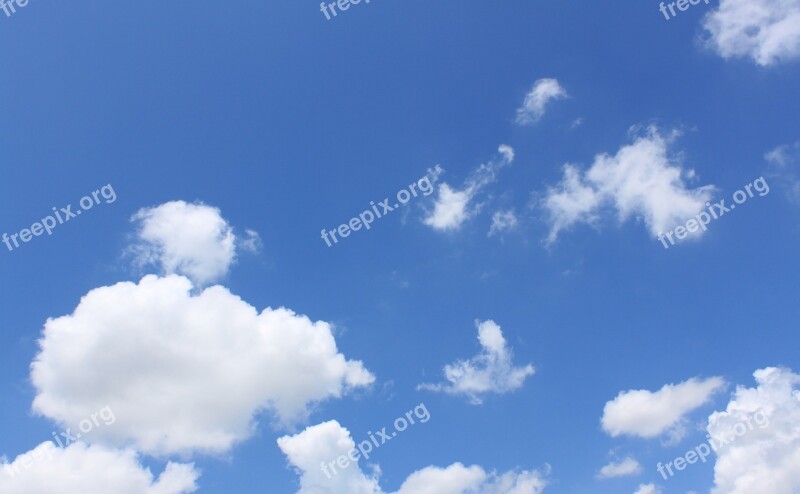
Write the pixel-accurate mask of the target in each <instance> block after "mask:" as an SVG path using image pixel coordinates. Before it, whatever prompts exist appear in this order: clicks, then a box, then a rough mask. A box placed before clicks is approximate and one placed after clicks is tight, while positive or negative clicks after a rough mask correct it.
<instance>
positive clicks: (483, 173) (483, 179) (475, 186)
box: [423, 144, 514, 231]
mask: <svg viewBox="0 0 800 494" xmlns="http://www.w3.org/2000/svg"><path fill="white" fill-rule="evenodd" d="M497 151H498V153H499V154H500V159H498V160H493V161H490V162H489V163H484V164H482V165H480V166H479V167H478V168H476V169H475V170H473V171H472V173H471V174H470V176H469V178H468V179H467V181H466V183H465V184H464V187H463V188H462V189H460V190H459V189H453V188H452V187H450V185H448V184H447V182H442V183H441V184H439V188H438V194H437V196H436V199H435V201H434V205H433V210H432V211H429V212H428V213H427V215H426V216H425V218H424V219H423V222H424V223H425V224H426V225H428V226H430V227H431V228H433V229H434V230H437V231H452V230H458V229H459V228H461V226H462V225H463V224H464V222H465V221H467V220H468V219H469V218H471V217H472V216H473V215H475V214H476V213H477V212H478V210H479V207H471V206H470V203H471V202H472V200H473V199H474V198H475V196H476V195H477V194H478V193H479V192H480V191H481V189H483V188H484V187H486V186H487V185H489V184H490V183H492V182H494V181H496V180H497V173H498V172H499V171H500V169H501V168H503V167H505V166H507V165H509V164H511V163H512V162H513V161H514V149H513V148H512V147H511V146H508V145H506V144H501V145H500V147H498V149H497ZM436 171H437V173H436V174H435V175H434V179H436V178H438V175H439V174H440V173H441V167H439V166H438V165H437V168H436Z"/></svg>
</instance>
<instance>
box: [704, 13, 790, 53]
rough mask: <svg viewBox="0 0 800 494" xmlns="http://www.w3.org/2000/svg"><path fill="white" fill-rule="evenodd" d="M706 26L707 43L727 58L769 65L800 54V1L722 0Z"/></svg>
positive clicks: (705, 20)
mask: <svg viewBox="0 0 800 494" xmlns="http://www.w3.org/2000/svg"><path fill="white" fill-rule="evenodd" d="M703 27H704V28H705V31H706V36H707V38H708V39H707V44H708V45H709V46H710V47H711V49H712V50H714V51H715V52H717V53H718V54H719V55H720V56H722V57H724V58H733V57H750V58H752V59H753V60H754V61H755V62H756V63H758V64H759V65H762V66H768V65H773V64H776V63H779V62H787V61H790V60H793V59H796V58H798V57H799V56H800V0H721V1H720V4H719V8H717V9H716V10H714V11H713V12H711V13H710V14H708V15H707V16H706V17H705V19H704V21H703Z"/></svg>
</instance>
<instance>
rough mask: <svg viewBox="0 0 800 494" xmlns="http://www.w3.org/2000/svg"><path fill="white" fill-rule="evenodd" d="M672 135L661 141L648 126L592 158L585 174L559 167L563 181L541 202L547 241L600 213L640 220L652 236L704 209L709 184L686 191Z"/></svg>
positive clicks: (684, 172) (688, 175) (686, 174)
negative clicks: (615, 148)
mask: <svg viewBox="0 0 800 494" xmlns="http://www.w3.org/2000/svg"><path fill="white" fill-rule="evenodd" d="M674 137H675V134H673V135H671V136H669V137H664V136H662V135H661V134H660V133H659V131H658V130H657V129H655V128H654V127H651V128H649V129H648V131H647V132H646V133H645V135H642V136H639V137H637V138H636V139H635V140H634V142H633V143H632V144H628V145H625V146H623V147H622V148H620V149H619V151H617V154H616V155H614V156H610V155H608V154H600V155H597V156H596V157H595V159H594V163H593V164H592V166H591V167H590V168H589V169H588V170H587V171H586V172H585V173H581V171H580V170H579V169H578V168H577V167H576V166H574V165H570V164H567V165H565V166H564V177H563V179H562V181H561V183H560V184H559V185H558V186H557V187H550V188H548V190H547V194H546V196H545V198H544V203H543V205H544V207H545V209H546V210H547V212H548V213H549V216H550V222H551V228H550V235H549V236H548V239H547V240H548V242H554V241H555V240H556V239H557V237H558V234H559V233H560V232H561V231H562V230H564V229H566V228H569V227H571V226H573V225H574V224H576V223H589V224H592V223H595V222H597V220H598V219H599V218H600V216H601V212H602V211H603V210H604V209H612V210H616V213H617V217H618V219H619V221H620V222H624V221H626V220H628V219H629V218H630V217H631V216H635V217H636V218H637V219H642V220H644V222H645V223H646V224H647V226H648V227H649V229H650V232H651V233H652V235H653V236H657V235H658V234H659V233H660V232H666V231H669V230H671V229H672V228H674V227H676V226H677V225H678V224H681V223H685V222H686V220H688V219H690V218H692V217H694V216H695V215H696V214H697V213H699V212H700V211H701V210H703V209H704V208H705V203H706V202H707V201H709V200H710V199H711V195H712V192H713V191H714V188H713V186H705V187H700V188H696V189H688V188H687V186H686V184H685V182H684V177H686V178H693V177H694V172H693V171H692V170H684V169H682V168H681V166H680V164H679V163H677V162H676V159H675V158H672V157H670V155H669V153H668V151H669V149H668V148H669V145H670V143H671V142H672V140H673V139H674Z"/></svg>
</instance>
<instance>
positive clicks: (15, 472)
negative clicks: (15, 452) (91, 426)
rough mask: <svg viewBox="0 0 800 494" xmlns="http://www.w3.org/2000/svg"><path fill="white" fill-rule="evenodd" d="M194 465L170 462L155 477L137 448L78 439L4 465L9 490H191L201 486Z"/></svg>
mask: <svg viewBox="0 0 800 494" xmlns="http://www.w3.org/2000/svg"><path fill="white" fill-rule="evenodd" d="M199 476H200V472H199V471H197V470H196V469H195V468H194V465H192V464H182V463H168V464H167V467H166V469H165V470H164V471H163V472H162V473H161V475H159V476H158V478H157V479H154V478H153V474H152V473H151V472H150V470H149V469H148V468H144V467H142V466H141V465H140V464H139V461H138V458H137V455H136V453H135V452H133V451H131V450H125V451H118V450H113V449H106V448H103V447H100V446H87V445H86V444H83V443H73V444H71V445H69V446H67V447H66V448H64V449H61V448H57V447H56V446H55V445H54V444H53V443H52V442H49V441H48V442H45V443H42V444H40V445H39V446H37V447H36V448H34V449H33V450H31V451H29V452H27V453H25V454H24V455H20V456H19V457H17V459H16V460H15V461H14V462H12V463H10V464H7V465H2V468H0V491H1V492H3V493H4V494H53V493H54V492H81V493H87V494H97V493H103V494H186V493H190V492H195V490H197V485H196V481H197V479H198V477H199Z"/></svg>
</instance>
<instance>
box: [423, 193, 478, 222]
mask: <svg viewBox="0 0 800 494" xmlns="http://www.w3.org/2000/svg"><path fill="white" fill-rule="evenodd" d="M438 192H439V194H438V196H437V197H436V202H435V203H434V208H433V211H431V212H430V213H429V214H428V216H427V217H426V218H425V220H424V222H425V224H426V225H428V226H430V227H431V228H433V229H434V230H441V231H447V230H457V229H458V228H460V227H461V225H462V224H463V223H464V222H465V221H466V220H467V219H469V217H470V216H472V214H473V212H472V211H470V210H469V209H468V206H469V202H470V201H471V200H472V198H473V196H474V195H475V190H474V189H470V188H467V189H464V190H453V189H452V188H450V186H449V185H447V183H442V184H440V185H439V191H438Z"/></svg>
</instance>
